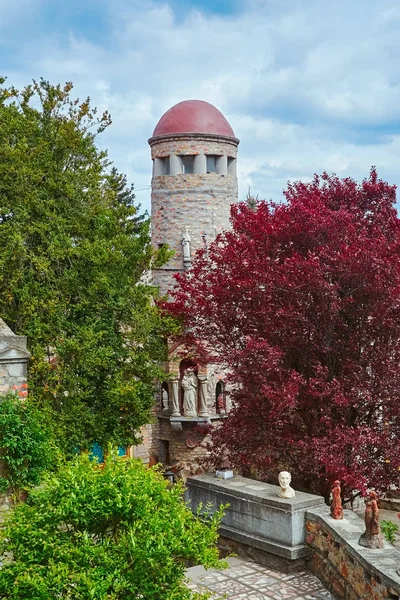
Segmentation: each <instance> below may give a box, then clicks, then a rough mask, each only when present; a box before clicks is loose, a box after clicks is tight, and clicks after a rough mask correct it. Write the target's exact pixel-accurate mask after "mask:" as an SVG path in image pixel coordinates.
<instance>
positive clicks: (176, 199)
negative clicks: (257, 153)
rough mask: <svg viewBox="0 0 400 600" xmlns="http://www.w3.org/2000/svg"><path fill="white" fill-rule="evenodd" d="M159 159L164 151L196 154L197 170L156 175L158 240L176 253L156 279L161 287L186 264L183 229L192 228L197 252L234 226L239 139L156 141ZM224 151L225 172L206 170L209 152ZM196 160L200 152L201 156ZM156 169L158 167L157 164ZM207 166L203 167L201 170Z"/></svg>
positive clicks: (154, 198) (154, 206) (154, 214)
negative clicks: (231, 218) (231, 219)
mask: <svg viewBox="0 0 400 600" xmlns="http://www.w3.org/2000/svg"><path fill="white" fill-rule="evenodd" d="M150 143H151V150H152V158H153V160H157V159H162V158H164V157H167V156H169V157H172V158H171V162H172V161H173V160H175V159H174V157H177V158H179V157H182V156H187V155H191V156H195V157H197V162H195V171H200V172H195V173H191V174H182V173H180V174H171V175H157V174H156V176H153V179H152V195H151V203H152V243H153V245H154V246H155V247H156V248H157V247H159V246H160V245H161V244H168V246H169V247H170V248H171V249H172V250H173V251H174V253H175V254H174V256H173V257H172V258H171V260H170V261H169V262H168V263H167V264H166V265H164V266H163V267H162V268H161V269H157V270H154V271H153V280H154V283H155V284H156V285H159V286H160V289H161V292H162V293H166V292H167V290H168V289H169V288H171V287H173V285H174V278H173V275H174V273H176V272H180V271H183V270H184V264H183V248H182V235H183V233H184V231H185V228H187V230H188V233H189V235H190V238H191V255H192V258H193V257H194V254H195V251H196V250H197V249H199V248H203V247H205V246H206V245H207V244H209V243H210V242H212V241H213V240H214V239H215V237H216V236H217V235H218V233H220V232H221V231H222V230H224V229H228V228H229V217H230V206H231V204H233V203H235V202H237V197H238V189H237V177H236V155H237V141H236V140H233V139H232V140H228V139H227V138H222V137H219V136H213V137H206V136H196V137H179V138H178V139H177V138H176V137H167V138H158V139H155V140H153V141H151V142H150ZM209 155H212V156H216V157H218V158H219V157H221V165H220V166H219V168H218V170H219V171H220V172H212V173H207V172H206V156H209ZM195 160H196V158H195ZM228 160H229V165H228ZM154 171H155V169H154ZM201 171H203V172H201Z"/></svg>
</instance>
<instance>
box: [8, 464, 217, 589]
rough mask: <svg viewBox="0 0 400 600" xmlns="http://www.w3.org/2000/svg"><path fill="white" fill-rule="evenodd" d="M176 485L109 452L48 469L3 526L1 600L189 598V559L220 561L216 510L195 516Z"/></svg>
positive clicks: (208, 562)
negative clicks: (102, 458) (101, 459)
mask: <svg viewBox="0 0 400 600" xmlns="http://www.w3.org/2000/svg"><path fill="white" fill-rule="evenodd" d="M182 492H183V489H182V487H181V486H180V485H176V486H173V487H172V488H171V489H169V487H168V482H166V480H165V479H164V478H163V477H162V475H161V474H160V473H158V472H157V470H154V469H147V468H145V467H144V466H143V465H142V463H141V462H140V461H137V460H130V459H120V458H117V457H116V455H115V453H111V454H109V456H108V458H107V459H106V462H105V465H104V468H100V467H99V466H98V465H97V464H96V463H93V462H90V460H89V457H88V456H86V455H82V456H79V457H76V459H74V460H73V461H72V462H71V463H69V464H67V465H66V466H64V467H63V468H62V469H61V470H60V471H59V472H58V474H57V475H53V476H49V478H48V480H47V481H46V483H45V484H44V485H42V486H41V487H40V488H38V489H36V490H34V491H33V492H32V494H31V495H30V496H29V499H28V501H27V502H26V503H25V504H21V505H18V506H17V507H16V509H15V510H14V512H13V514H12V515H10V517H9V519H8V520H7V522H6V524H5V528H4V531H3V533H2V538H1V552H2V554H3V555H4V557H5V559H4V560H5V564H4V566H3V568H2V569H1V570H0V598H3V599H4V598H10V599H11V598H12V599H15V600H17V599H18V600H22V599H23V600H26V599H27V598H29V599H30V600H51V599H64V598H65V599H67V598H68V599H74V600H83V599H85V600H89V599H91V600H120V599H121V600H122V599H124V600H130V599H132V600H133V599H135V600H139V599H152V600H188V599H194V598H200V597H206V596H199V595H196V594H194V593H193V592H191V591H190V590H189V589H187V588H186V587H185V582H184V581H185V580H184V576H185V568H186V567H187V566H188V565H189V564H199V563H201V564H203V565H204V566H205V567H213V566H218V565H221V563H220V562H219V560H218V551H217V548H216V546H215V543H216V540H217V528H218V524H219V521H220V518H221V516H222V511H221V510H220V511H219V512H218V513H217V514H216V515H215V516H214V517H210V519H209V522H207V523H206V522H204V520H203V519H201V518H199V517H198V516H195V515H193V514H192V513H191V511H190V510H189V508H188V507H187V506H186V505H185V504H184V502H183V499H182Z"/></svg>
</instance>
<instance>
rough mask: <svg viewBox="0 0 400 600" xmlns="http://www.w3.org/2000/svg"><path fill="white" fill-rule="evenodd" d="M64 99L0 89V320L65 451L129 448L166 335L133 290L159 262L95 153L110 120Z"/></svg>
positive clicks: (55, 93)
mask: <svg viewBox="0 0 400 600" xmlns="http://www.w3.org/2000/svg"><path fill="white" fill-rule="evenodd" d="M3 84H4V81H3ZM71 90H72V85H71V84H66V85H65V86H64V87H61V86H52V85H50V84H49V83H48V82H46V81H44V80H41V81H39V82H34V83H33V84H32V85H29V86H27V87H26V88H25V89H24V90H22V91H18V90H16V89H14V88H12V87H10V88H7V87H5V86H3V87H2V88H0V314H1V315H2V317H3V318H4V319H5V321H6V322H7V323H8V325H9V326H10V327H11V328H12V329H13V330H14V332H15V333H17V334H24V335H27V336H28V342H29V349H30V351H31V353H32V360H31V363H30V372H29V383H30V394H31V396H32V397H34V399H35V401H36V402H38V403H39V404H40V405H43V406H46V407H51V409H52V410H53V411H54V422H55V424H56V426H57V428H58V434H59V436H60V440H61V441H62V442H63V445H64V447H65V449H68V450H72V449H73V448H76V447H88V446H89V445H90V443H91V442H93V441H98V442H99V443H101V444H106V443H107V442H108V441H110V440H111V441H114V442H115V443H119V444H127V443H132V442H135V441H137V440H136V438H135V433H134V432H135V431H136V430H137V429H138V427H140V426H141V425H142V424H144V423H146V422H148V420H149V407H150V406H151V405H152V402H153V399H152V391H153V380H154V378H155V377H157V376H158V375H159V373H158V368H157V364H158V363H157V361H158V360H159V359H160V358H162V357H163V355H164V347H163V345H162V344H161V343H160V341H159V340H160V336H161V335H162V334H164V333H165V331H166V329H168V327H169V325H168V323H167V321H166V320H165V319H161V318H160V315H159V311H158V309H157V308H156V306H155V303H154V298H155V295H156V290H155V289H154V288H153V287H151V286H150V285H148V284H147V283H146V282H145V279H144V278H143V275H144V274H145V273H146V272H147V271H148V269H149V266H150V263H151V261H152V260H153V261H155V262H156V263H157V262H162V261H163V260H165V258H166V256H167V251H166V250H165V249H163V250H161V251H160V252H158V253H154V252H153V250H152V249H151V245H150V238H149V220H148V219H147V218H145V217H143V216H140V215H139V213H138V208H137V206H136V205H135V203H134V193H133V189H132V187H131V186H129V185H128V184H127V181H126V177H125V176H124V175H122V174H120V173H118V171H117V170H116V168H111V164H110V161H109V160H108V159H107V154H106V152H105V151H102V150H99V149H98V148H97V146H96V137H97V136H98V135H99V134H100V133H102V132H103V131H104V129H105V128H106V127H107V126H108V125H109V124H110V117H109V115H108V113H104V114H103V115H101V116H97V115H96V110H95V109H93V108H91V106H90V101H89V99H87V100H85V101H83V102H80V101H79V100H74V99H73V98H72V97H71Z"/></svg>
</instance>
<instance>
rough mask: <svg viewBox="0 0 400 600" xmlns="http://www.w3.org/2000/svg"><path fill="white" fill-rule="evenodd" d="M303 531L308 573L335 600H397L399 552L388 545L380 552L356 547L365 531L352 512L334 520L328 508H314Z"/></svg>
mask: <svg viewBox="0 0 400 600" xmlns="http://www.w3.org/2000/svg"><path fill="white" fill-rule="evenodd" d="M306 529H307V536H306V541H307V544H308V546H309V548H310V549H311V550H312V557H311V560H310V567H311V570H312V571H313V572H314V573H315V574H316V575H317V576H318V577H319V578H320V579H321V581H322V582H323V583H324V584H325V585H326V586H327V587H328V588H329V589H330V590H331V591H332V592H333V594H334V595H335V597H336V598H337V599H338V600H389V599H391V600H399V598H400V576H399V575H398V574H397V572H396V569H397V568H398V567H400V552H399V551H398V550H396V549H395V548H394V547H393V546H392V545H391V544H388V543H387V542H385V547H384V548H383V549H382V550H379V549H378V550H371V549H367V548H363V547H362V546H359V544H358V539H359V537H360V535H361V534H362V533H363V531H364V529H365V528H364V522H363V520H362V519H360V517H358V516H357V515H356V514H355V513H353V512H352V511H350V510H345V511H344V519H343V520H335V519H332V518H331V517H330V514H329V509H328V508H327V507H325V506H324V507H318V508H313V509H311V510H308V511H307V515H306Z"/></svg>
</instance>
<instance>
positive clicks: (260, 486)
mask: <svg viewBox="0 0 400 600" xmlns="http://www.w3.org/2000/svg"><path fill="white" fill-rule="evenodd" d="M188 483H190V485H192V486H199V487H202V488H205V489H209V490H213V491H215V492H222V493H224V494H229V495H232V496H235V497H237V498H241V499H243V498H245V499H248V500H252V501H256V502H259V503H261V504H265V505H268V506H271V507H274V508H276V509H278V510H281V511H282V512H288V513H293V512H296V511H298V510H304V509H307V508H311V507H312V506H316V505H324V499H323V498H322V496H314V495H312V494H306V493H304V492H297V491H296V497H295V498H290V499H285V498H280V497H279V496H278V491H279V487H278V486H276V485H271V484H269V483H264V482H261V481H256V480H253V479H248V478H247V477H241V476H240V475H236V476H235V477H234V478H233V479H230V480H220V479H217V478H216V477H215V476H214V475H211V474H210V473H206V474H204V475H198V476H196V477H190V478H189V479H188Z"/></svg>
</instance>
